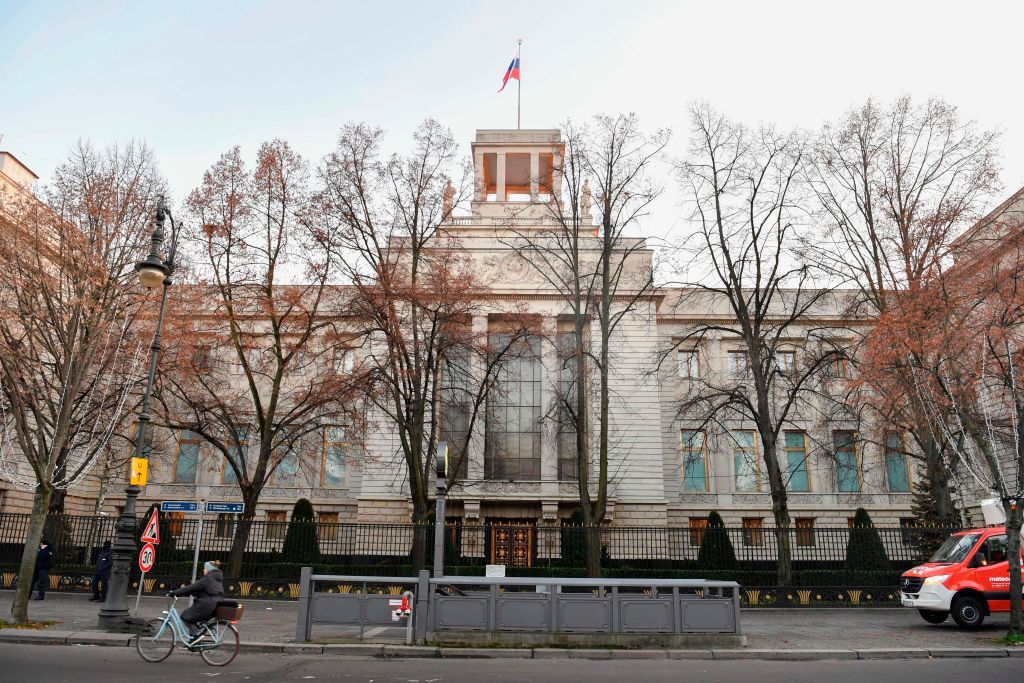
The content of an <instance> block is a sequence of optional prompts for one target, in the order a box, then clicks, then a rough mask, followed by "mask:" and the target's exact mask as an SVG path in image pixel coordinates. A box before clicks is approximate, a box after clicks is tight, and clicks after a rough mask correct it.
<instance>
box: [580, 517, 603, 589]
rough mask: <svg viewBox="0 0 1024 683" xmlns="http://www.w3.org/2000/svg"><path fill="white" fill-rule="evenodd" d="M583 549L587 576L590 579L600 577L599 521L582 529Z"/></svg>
mask: <svg viewBox="0 0 1024 683" xmlns="http://www.w3.org/2000/svg"><path fill="white" fill-rule="evenodd" d="M583 549H584V559H585V561H586V567H587V576H588V577H589V578H592V579H596V578H600V577H601V523H600V521H598V522H595V523H592V524H588V525H586V526H584V527H583Z"/></svg>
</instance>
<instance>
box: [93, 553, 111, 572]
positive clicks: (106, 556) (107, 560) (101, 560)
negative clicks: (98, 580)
mask: <svg viewBox="0 0 1024 683" xmlns="http://www.w3.org/2000/svg"><path fill="white" fill-rule="evenodd" d="M113 567H114V551H113V549H111V548H103V549H102V550H100V552H99V554H98V555H96V574H97V575H98V576H110V570H111V569H113Z"/></svg>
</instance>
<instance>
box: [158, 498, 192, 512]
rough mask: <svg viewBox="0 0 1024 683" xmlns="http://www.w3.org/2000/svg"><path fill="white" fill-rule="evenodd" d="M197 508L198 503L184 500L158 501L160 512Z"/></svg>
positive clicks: (186, 510) (184, 510)
mask: <svg viewBox="0 0 1024 683" xmlns="http://www.w3.org/2000/svg"><path fill="white" fill-rule="evenodd" d="M197 510H199V503H191V502H189V501H185V500H165V501H163V502H162V503H160V512H196V511H197Z"/></svg>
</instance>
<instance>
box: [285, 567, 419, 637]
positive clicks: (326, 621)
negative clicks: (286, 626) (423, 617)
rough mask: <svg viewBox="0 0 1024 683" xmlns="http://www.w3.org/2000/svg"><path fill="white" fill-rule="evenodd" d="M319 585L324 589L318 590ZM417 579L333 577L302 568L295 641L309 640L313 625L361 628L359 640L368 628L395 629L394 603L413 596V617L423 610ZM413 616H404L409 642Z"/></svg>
mask: <svg viewBox="0 0 1024 683" xmlns="http://www.w3.org/2000/svg"><path fill="white" fill-rule="evenodd" d="M318 586H319V587H320V588H321V589H322V590H318ZM416 586H417V580H416V579H412V578H409V577H395V576H334V575H329V574H313V572H312V569H311V568H310V567H303V568H302V577H301V579H300V587H299V610H298V619H297V623H296V628H295V639H296V640H299V641H306V640H309V639H310V637H311V636H312V632H313V626H314V625H321V626H325V625H336V626H359V637H360V638H362V637H363V631H364V629H365V628H366V627H367V626H395V625H396V624H395V620H394V619H393V616H392V613H393V612H394V607H395V605H394V604H393V603H394V602H399V603H400V602H401V599H402V597H403V596H407V595H409V594H411V595H412V598H413V600H414V605H413V613H412V615H410V616H411V617H412V618H415V617H416V616H417V613H418V612H419V611H420V609H419V605H417V604H415V599H416V596H417V595H419V594H420V593H419V591H416V590H413V589H414V588H415V587H416ZM410 616H405V617H403V618H404V619H405V621H406V624H405V625H406V627H407V629H406V630H407V634H408V635H407V638H406V640H407V641H411V639H412V638H411V635H412V628H411V627H412V624H411V622H410Z"/></svg>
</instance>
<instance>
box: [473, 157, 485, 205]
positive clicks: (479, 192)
mask: <svg viewBox="0 0 1024 683" xmlns="http://www.w3.org/2000/svg"><path fill="white" fill-rule="evenodd" d="M473 199H474V200H475V201H478V202H482V201H486V199H487V188H486V187H485V186H484V155H483V153H482V152H477V153H476V154H474V155H473Z"/></svg>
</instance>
